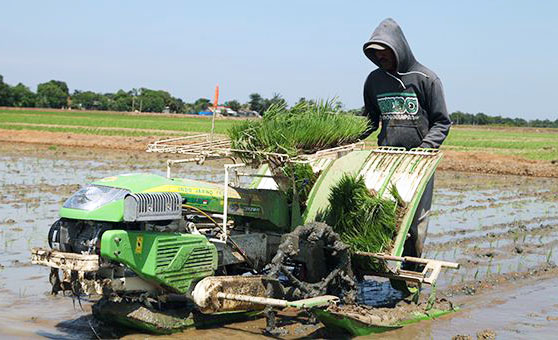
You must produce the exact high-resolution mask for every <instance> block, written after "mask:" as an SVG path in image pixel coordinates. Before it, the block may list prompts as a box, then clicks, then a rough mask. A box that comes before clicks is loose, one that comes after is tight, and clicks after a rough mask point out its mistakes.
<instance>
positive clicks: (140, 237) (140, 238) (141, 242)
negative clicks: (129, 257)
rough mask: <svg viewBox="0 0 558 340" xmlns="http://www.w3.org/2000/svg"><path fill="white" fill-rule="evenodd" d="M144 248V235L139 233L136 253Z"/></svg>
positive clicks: (139, 252)
mask: <svg viewBox="0 0 558 340" xmlns="http://www.w3.org/2000/svg"><path fill="white" fill-rule="evenodd" d="M142 250H143V235H138V237H137V238H136V254H141V252H142Z"/></svg>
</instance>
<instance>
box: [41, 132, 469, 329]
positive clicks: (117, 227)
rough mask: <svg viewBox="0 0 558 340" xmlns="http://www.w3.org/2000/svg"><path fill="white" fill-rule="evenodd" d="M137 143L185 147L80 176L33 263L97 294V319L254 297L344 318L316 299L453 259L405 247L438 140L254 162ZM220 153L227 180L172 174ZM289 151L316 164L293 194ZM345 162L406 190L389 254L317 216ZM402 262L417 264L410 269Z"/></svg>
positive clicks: (404, 282)
mask: <svg viewBox="0 0 558 340" xmlns="http://www.w3.org/2000/svg"><path fill="white" fill-rule="evenodd" d="M147 151H148V152H159V153H161V152H162V153H169V154H175V155H177V156H181V157H182V159H173V160H168V161H167V176H166V177H163V176H158V175H153V174H138V173H130V174H122V175H116V176H111V177H106V178H102V179H99V180H97V181H94V182H92V183H91V184H89V185H87V186H84V187H83V188H81V189H80V190H78V191H77V192H76V193H74V194H73V195H72V196H71V197H70V198H68V199H67V200H66V202H65V203H64V204H63V206H62V207H61V208H60V211H59V215H60V219H58V220H57V221H55V222H54V224H53V225H52V226H51V228H50V231H49V233H48V243H49V245H50V248H48V249H46V248H35V249H33V250H32V262H33V263H35V264H40V265H44V266H48V267H50V268H51V272H50V282H51V284H52V291H53V292H54V293H57V292H68V291H70V292H72V293H73V294H75V295H78V296H84V295H87V296H92V297H94V296H97V297H100V299H98V300H97V302H96V303H95V305H94V307H93V312H94V314H95V315H96V316H97V317H99V318H101V319H105V320H110V321H113V322H118V323H121V324H125V325H127V326H131V327H136V328H140V329H143V330H149V331H152V332H162V333H168V332H172V331H176V330H179V329H182V328H185V327H190V326H199V325H207V324H211V323H213V322H222V321H223V320H224V319H226V320H229V319H231V320H232V319H234V318H235V317H237V316H238V315H243V316H246V315H247V313H257V312H258V311H261V310H264V314H265V315H267V316H268V325H270V327H272V326H273V316H274V315H275V314H274V313H275V311H276V310H277V309H281V308H286V307H293V308H298V309H309V310H320V311H321V314H320V313H318V315H322V317H321V318H320V319H321V320H323V321H324V323H326V324H335V325H337V326H340V327H341V328H345V329H349V330H350V329H352V328H354V327H355V324H354V322H353V323H351V321H350V320H349V323H348V324H347V323H346V322H347V320H346V319H347V318H346V317H344V316H338V315H335V314H334V313H327V312H324V311H325V310H326V308H327V307H328V306H331V305H332V304H336V303H338V302H339V301H340V300H341V301H342V302H343V301H344V302H345V303H352V302H354V295H353V294H352V292H351V291H352V290H354V287H355V284H356V281H358V280H359V279H361V278H362V277H363V276H364V275H379V276H383V277H388V278H390V279H391V280H392V284H393V285H394V287H396V288H397V289H399V290H402V291H405V292H406V293H409V292H412V291H413V287H417V286H420V285H421V284H435V282H436V279H437V277H438V274H439V273H440V270H441V269H442V268H444V267H449V268H457V267H458V265H457V264H455V263H448V262H443V261H437V260H426V259H421V258H416V257H409V256H404V253H403V251H404V247H405V241H406V239H407V237H408V233H409V228H410V225H411V223H412V222H413V219H414V218H415V214H416V210H417V206H418V203H419V201H420V199H421V197H422V193H423V192H424V190H425V187H426V185H427V183H428V181H429V180H430V178H431V177H432V176H433V174H434V172H435V169H436V166H437V164H438V162H439V161H440V158H441V153H440V152H439V151H438V150H434V149H413V150H410V151H406V150H405V149H401V148H387V147H380V148H377V149H373V150H365V149H364V143H356V144H351V145H346V146H342V147H337V148H333V149H328V150H321V151H318V152H316V153H314V154H311V155H302V156H297V157H289V156H288V155H284V154H271V153H270V154H265V155H264V156H265V157H267V159H269V160H270V161H269V162H264V163H263V164H261V165H260V166H259V168H257V170H254V169H253V168H251V167H250V166H249V165H248V164H245V163H242V162H239V158H238V157H237V155H238V154H239V152H241V151H239V150H231V148H230V143H229V141H228V140H220V139H215V138H214V137H213V136H210V135H200V136H192V137H184V138H174V139H166V140H162V141H158V142H155V143H152V144H149V145H148V149H147ZM244 152H245V151H244ZM248 154H249V153H248ZM248 156H249V155H248ZM258 156H262V155H258ZM246 158H247V157H246V154H245V155H244V157H243V159H246ZM248 158H249V157H248ZM227 159H230V162H228V163H227V164H224V166H223V169H224V183H220V184H218V183H210V182H206V181H201V180H194V179H187V178H177V177H173V176H172V173H173V172H174V171H175V168H176V167H177V165H178V164H179V163H192V162H194V163H198V164H201V163H203V162H205V161H209V160H220V161H221V162H222V161H223V160H227ZM288 162H292V163H297V162H298V163H308V164H310V165H311V166H312V169H313V171H314V172H315V173H316V174H317V180H316V182H315V184H314V185H313V186H312V187H311V188H310V190H309V194H308V198H307V200H306V202H303V204H300V202H299V196H298V195H297V193H296V192H293V196H292V198H291V199H289V198H288V197H287V195H286V194H285V193H284V191H282V190H279V189H280V186H281V185H282V184H281V183H284V182H285V181H288V180H290V179H289V178H280V177H281V176H278V175H277V174H276V173H274V171H273V166H274V164H277V163H288ZM347 173H350V174H359V175H361V176H363V178H364V179H365V181H366V185H367V187H368V188H369V189H370V190H374V192H376V193H378V195H381V196H383V197H384V198H389V199H395V198H394V197H391V195H392V194H391V193H390V190H386V189H387V188H388V186H390V185H395V187H396V188H397V190H398V192H399V195H400V196H401V199H402V200H403V201H404V202H405V210H404V211H403V212H402V213H401V216H400V218H399V223H398V226H397V235H396V237H395V240H394V243H393V247H392V248H391V250H390V252H389V253H381V254H376V253H374V254H371V253H360V254H350V253H349V250H348V249H347V247H346V246H344V245H343V243H342V242H341V241H340V239H339V235H336V234H335V233H334V232H333V231H332V230H331V228H330V227H328V226H327V225H325V224H324V223H320V222H316V221H317V220H319V216H320V214H321V213H323V211H324V210H325V209H326V208H327V206H328V204H329V203H328V197H329V192H330V188H331V186H332V185H334V184H335V183H336V182H337V181H338V180H339V179H340V178H341V176H342V175H343V174H347ZM352 256H364V257H367V258H368V259H369V260H370V261H379V262H381V263H383V264H384V266H383V267H382V268H384V270H382V271H381V272H375V273H371V272H353V271H352V270H351V268H350V259H351V257H352ZM407 263H411V264H419V265H420V266H419V267H418V268H419V269H418V271H414V270H409V269H408V268H407V266H405V264H407ZM438 314H440V313H438ZM438 314H432V315H438ZM424 317H425V315H419V316H413V318H415V319H417V320H418V319H420V318H424ZM343 320H345V321H343ZM383 326H385V325H383ZM392 326H393V325H392ZM396 326H397V325H396ZM359 327H360V329H361V328H362V327H364V326H362V325H361V326H359ZM370 327H372V328H370ZM378 327H379V325H368V326H366V327H364V328H365V329H375V330H378V329H380V328H378ZM357 328H358V327H357ZM353 333H354V332H353ZM354 334H359V333H358V332H357V333H354ZM363 334H364V333H363Z"/></svg>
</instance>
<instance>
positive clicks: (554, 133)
mask: <svg viewBox="0 0 558 340" xmlns="http://www.w3.org/2000/svg"><path fill="white" fill-rule="evenodd" d="M377 135H378V131H376V132H375V133H374V134H373V135H372V136H370V137H368V139H366V145H367V146H370V147H373V146H376V145H377V143H376V140H377ZM441 149H442V150H455V151H468V152H476V151H478V152H486V153H495V154H501V155H512V156H518V157H522V158H526V159H533V160H546V161H548V160H558V129H544V128H541V129H533V128H506V127H489V126H485V127H478V126H453V127H452V128H451V130H450V133H449V136H448V137H447V138H446V140H445V141H444V144H443V145H442V147H441Z"/></svg>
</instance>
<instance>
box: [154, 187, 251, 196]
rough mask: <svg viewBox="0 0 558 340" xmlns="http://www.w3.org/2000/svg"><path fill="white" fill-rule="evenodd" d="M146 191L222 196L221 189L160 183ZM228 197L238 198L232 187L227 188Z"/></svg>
mask: <svg viewBox="0 0 558 340" xmlns="http://www.w3.org/2000/svg"><path fill="white" fill-rule="evenodd" d="M146 192H178V193H183V194H189V195H197V196H212V197H223V189H214V188H200V187H187V186H184V185H160V186H158V187H153V188H151V189H149V190H147V191H146ZM229 197H230V198H238V199H239V198H240V195H239V194H238V193H237V192H236V190H234V189H229Z"/></svg>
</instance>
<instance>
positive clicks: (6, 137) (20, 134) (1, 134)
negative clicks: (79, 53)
mask: <svg viewBox="0 0 558 340" xmlns="http://www.w3.org/2000/svg"><path fill="white" fill-rule="evenodd" d="M153 141H155V138H153V137H121V136H98V135H85V134H77V133H66V132H64V133H61V132H48V131H32V130H4V129H0V142H7V143H33V144H46V145H57V146H75V147H86V148H106V149H113V150H114V149H116V150H134V151H142V150H145V148H146V146H147V144H148V143H150V142H153ZM439 169H440V170H453V171H465V172H477V173H484V174H487V173H488V174H500V175H520V176H534V177H555V178H558V162H550V161H537V160H528V159H524V158H521V157H517V156H505V155H497V154H492V153H483V152H465V151H452V150H445V151H444V159H443V161H442V162H441V163H440V166H439Z"/></svg>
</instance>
